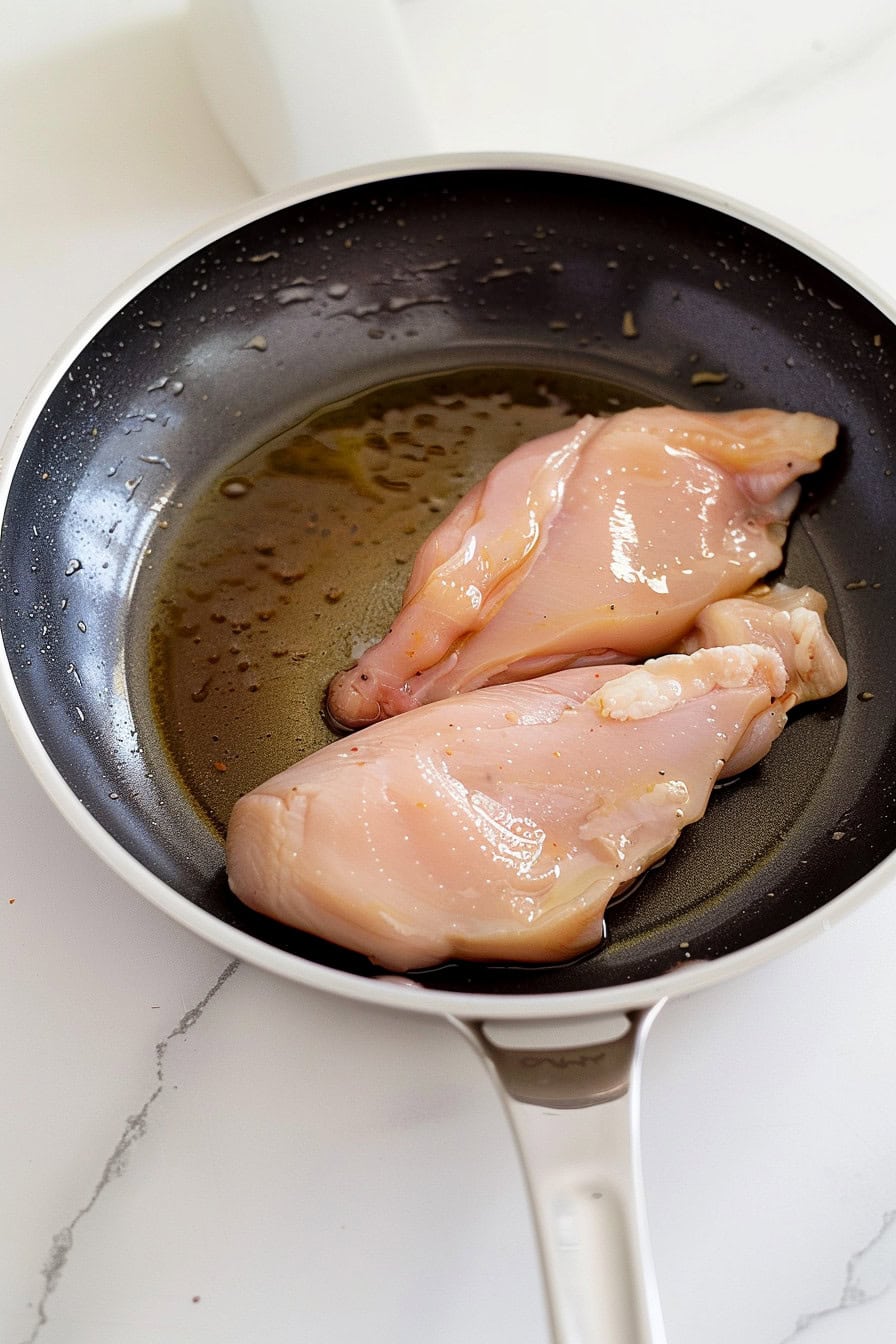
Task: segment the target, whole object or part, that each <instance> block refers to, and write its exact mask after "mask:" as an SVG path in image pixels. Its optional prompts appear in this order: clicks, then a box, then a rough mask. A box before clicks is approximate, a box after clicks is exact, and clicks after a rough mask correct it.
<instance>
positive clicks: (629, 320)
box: [622, 308, 638, 340]
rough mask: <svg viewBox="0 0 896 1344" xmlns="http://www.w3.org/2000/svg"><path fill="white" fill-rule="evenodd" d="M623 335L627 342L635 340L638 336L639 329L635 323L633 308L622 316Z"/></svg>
mask: <svg viewBox="0 0 896 1344" xmlns="http://www.w3.org/2000/svg"><path fill="white" fill-rule="evenodd" d="M622 334H623V336H625V338H626V339H627V340H633V339H634V337H635V336H637V335H638V327H637V324H636V323H635V315H634V313H633V312H632V310H631V308H626V310H625V312H624V313H623V314H622Z"/></svg>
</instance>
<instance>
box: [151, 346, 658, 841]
mask: <svg viewBox="0 0 896 1344" xmlns="http://www.w3.org/2000/svg"><path fill="white" fill-rule="evenodd" d="M644 401H645V398H644V395H643V393H640V394H634V393H633V392H632V391H631V390H630V389H625V388H621V387H617V386H614V385H609V384H607V383H606V382H603V381H598V380H596V379H593V378H590V377H584V376H582V375H579V374H576V375H570V374H558V373H553V372H546V371H543V370H541V371H536V370H533V369H518V368H492V369H481V368H478V369H464V370H458V371H455V372H452V373H449V374H439V375H434V376H428V377H418V378H414V379H406V380H403V381H399V382H393V383H390V384H387V385H384V386H379V387H375V388H373V389H368V390H366V391H364V392H362V393H361V394H359V395H358V396H356V397H353V398H351V399H348V400H346V401H343V402H340V403H339V404H338V405H332V406H328V407H326V408H324V409H322V410H320V411H317V412H315V413H314V414H313V415H310V416H308V417H306V418H305V419H304V420H302V421H301V422H300V423H299V424H296V425H295V426H294V427H293V428H291V429H289V430H287V431H286V432H285V433H283V434H280V435H279V436H278V437H277V438H275V439H272V440H270V441H268V442H266V443H263V444H261V445H260V446H259V447H258V448H256V449H255V450H254V451H253V452H252V453H250V454H249V456H247V457H245V458H243V459H242V460H241V461H239V462H237V463H235V464H232V465H231V466H230V467H229V469H228V470H227V471H226V473H224V474H223V475H221V477H220V478H219V479H218V480H217V481H216V482H215V483H214V485H213V487H212V488H211V489H210V491H209V492H208V493H207V494H206V496H205V497H204V498H203V499H202V500H201V501H200V502H199V504H198V505H197V506H196V507H195V508H194V509H192V511H191V513H190V516H189V518H188V519H187V520H186V522H185V523H184V525H183V527H182V529H181V532H180V536H179V537H178V538H177V539H176V541H175V542H174V545H173V548H172V551H171V553H170V555H169V558H168V560H167V562H166V565H165V567H164V570H163V574H162V576H161V579H160V582H159V588H158V595H157V597H156V600H155V604H154V610H153V618H152V632H151V644H150V664H151V696H152V702H153V709H154V713H155V716H156V719H157V721H158V723H159V726H160V729H161V733H162V738H163V741H164V744H165V747H166V750H167V752H168V754H169V757H170V759H171V761H172V763H173V765H174V767H175V769H176V771H177V773H178V776H179V778H180V779H181V781H182V783H183V785H184V787H185V789H186V791H187V793H188V795H189V797H190V798H191V799H192V801H193V803H194V805H195V807H196V808H197V810H198V812H199V813H200V815H201V816H203V817H204V818H205V820H206V821H207V822H208V823H209V824H210V825H211V826H212V827H213V828H214V829H215V830H217V831H218V832H220V833H222V834H223V832H224V829H225V827H226V824H227V819H228V817H229V815H230V810H231V808H232V806H233V804H234V803H235V801H236V799H237V798H238V797H239V796H240V795H241V794H243V793H246V792H247V791H248V790H249V789H251V788H254V787H255V785H257V784H259V783H261V781H262V780H264V779H267V778H269V777H270V776H271V775H273V774H276V773H277V772H278V771H280V770H284V769H286V767H287V766H289V765H291V764H292V763H293V762H294V761H296V760H298V759H299V758H300V757H302V756H305V755H307V754H308V753H309V752H311V751H314V750H316V749H317V748H319V747H322V746H324V745H325V744H326V743H327V742H329V741H331V740H332V738H333V736H334V734H333V733H332V732H331V731H330V729H329V728H328V727H327V725H326V723H325V722H324V719H323V716H322V705H323V696H324V692H325V690H326V687H327V684H328V682H329V681H330V678H331V677H332V676H333V675H334V673H336V672H338V671H339V670H340V669H341V668H343V667H346V666H348V665H349V664H350V663H351V662H353V661H354V660H355V659H356V658H357V657H358V656H359V654H360V653H361V652H362V650H363V649H364V648H365V647H366V646H367V645H369V644H371V643H373V642H374V641H375V640H377V639H379V638H380V637H381V636H382V635H383V634H384V633H385V631H386V630H387V629H388V627H389V624H390V622H391V620H392V617H393V616H394V614H395V612H396V611H397V609H398V607H399V605H400V603H401V597H402V593H403V591H404V586H405V583H406V582H407V578H408V574H409V572H410V568H411V564H412V563H413V558H414V555H415V553H416V551H417V550H418V548H419V547H420V545H421V543H422V542H423V541H424V540H425V538H426V536H427V535H428V533H429V532H430V531H431V530H432V529H433V527H435V525H436V524H437V523H438V522H439V521H440V520H441V519H442V518H444V517H445V516H446V514H447V513H449V512H450V510H451V509H452V508H453V507H454V505H455V504H456V503H457V501H458V500H459V499H460V498H461V496H462V495H463V494H465V493H466V491H467V490H468V489H469V488H470V487H471V485H473V484H474V482H475V481H477V480H479V479H481V477H482V476H484V475H485V473H486V472H487V471H488V470H489V469H490V468H491V467H492V466H493V465H494V464H495V462H497V461H498V460H499V459H500V458H501V457H503V456H504V455H505V454H506V453H508V452H510V451H511V450H512V449H513V448H515V447H516V446H517V445H518V444H520V443H522V442H524V441H525V440H527V439H530V438H535V437H537V436H538V435H541V434H546V433H550V432H551V431H552V430H556V429H559V428H562V427H563V426H564V425H568V424H571V423H572V422H573V421H574V420H575V419H576V418H578V417H579V416H580V415H583V414H586V413H591V414H600V413H612V412H614V411H618V410H621V409H625V408H627V407H630V406H634V405H637V404H641V405H643V404H644Z"/></svg>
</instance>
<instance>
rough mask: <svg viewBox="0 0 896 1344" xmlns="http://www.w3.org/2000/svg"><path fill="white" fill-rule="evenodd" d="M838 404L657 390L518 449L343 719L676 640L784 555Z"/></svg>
mask: <svg viewBox="0 0 896 1344" xmlns="http://www.w3.org/2000/svg"><path fill="white" fill-rule="evenodd" d="M836 437H837V425H836V424H835V422H834V421H832V420H828V419H825V418H823V417H821V416H817V415H812V414H809V413H805V412H801V413H798V414H788V413H785V412H782V411H772V410H747V411H733V412H724V413H719V414H712V413H705V414H704V413H698V412H694V411H682V410H676V409H675V408H673V407H668V406H666V407H658V408H652V409H649V410H633V411H626V412H624V413H622V414H620V415H615V416H612V417H610V418H609V419H605V420H599V419H595V418H594V417H590V416H586V417H585V418H584V419H583V420H580V421H579V422H578V423H577V424H576V425H575V426H574V427H573V428H572V429H569V430H562V431H561V432H559V433H556V434H550V435H548V436H547V437H545V438H542V439H536V440H534V441H533V442H531V443H527V444H524V445H523V446H522V447H520V448H518V449H516V451H515V452H513V453H511V454H510V455H509V456H508V457H506V458H505V459H504V460H503V461H502V462H500V463H499V464H498V465H497V466H496V467H495V468H494V469H493V470H492V471H491V472H490V473H489V475H488V476H487V477H486V478H485V479H484V480H483V481H481V482H480V483H479V484H478V485H477V486H476V487H475V488H474V489H473V490H471V491H470V493H469V494H467V495H466V496H465V497H464V499H462V500H461V501H460V503H459V504H458V505H457V507H456V508H455V509H454V511H453V512H452V513H451V514H450V515H449V516H448V517H447V518H446V519H445V520H444V521H443V522H442V523H441V524H440V525H439V527H437V528H436V529H435V531H434V532H433V533H432V535H431V536H430V538H429V539H428V541H427V542H426V543H425V544H424V545H423V547H422V548H421V550H420V552H419V554H418V556H417V559H416V563H415V565H414V568H413V571H412V573H411V578H410V581H409V583H408V587H407V591H406V593H405V597H404V603H403V606H402V608H401V610H400V612H399V613H398V615H397V617H396V619H395V622H394V624H393V625H392V628H391V629H390V630H389V632H388V634H387V635H386V636H385V637H384V638H383V639H382V640H381V641H380V642H379V643H378V644H376V645H375V646H374V647H373V648H370V649H368V650H367V651H366V652H365V653H364V654H363V656H362V657H361V659H360V661H359V662H358V663H357V665H356V666H355V667H353V668H351V669H349V670H348V671H346V672H342V673H340V674H339V675H338V676H336V677H335V678H334V679H333V681H332V683H331V685H330V689H329V694H328V700H327V707H328V712H329V714H330V716H331V718H332V719H333V720H334V721H335V722H336V723H338V724H341V725H342V726H343V727H346V728H357V727H361V726H363V725H365V724H368V723H373V722H375V721H376V720H377V719H381V718H387V717H389V716H390V715H393V714H398V713H402V712H403V711H405V710H407V709H411V708H413V707H414V706H416V705H421V704H427V703H430V702H431V701H434V700H440V699H442V698H444V697H445V696H448V695H452V694H454V693H456V692H458V691H465V690H472V689H475V688H477V687H479V686H485V685H489V684H493V683H495V682H508V681H516V680H520V679H523V678H529V677H536V676H541V675H543V674H544V673H546V672H552V671H556V670H558V669H560V668H563V667H570V666H575V665H576V664H577V663H582V662H585V663H590V664H592V665H593V664H594V663H597V662H620V661H625V660H630V661H634V660H636V659H639V658H643V657H645V656H647V655H649V654H656V653H660V652H663V651H665V650H667V649H670V648H672V647H673V646H674V644H675V642H676V641H677V640H679V639H681V637H682V636H683V635H684V634H685V632H686V631H687V630H688V628H689V627H690V626H691V624H692V623H693V621H694V619H695V618H696V616H697V614H698V612H699V611H700V610H701V609H702V608H703V607H705V606H706V605H707V604H708V603H710V602H712V601H715V600H716V599H719V598H724V597H731V596H734V595H736V594H738V593H743V592H745V591H746V590H747V589H748V588H749V587H750V586H751V585H752V584H753V583H755V582H756V581H757V580H758V579H760V578H762V577H763V575H765V574H767V573H768V572H769V571H770V570H773V569H775V568H776V567H777V566H778V565H779V564H780V563H781V558H782V552H781V547H782V543H783V541H784V537H785V534H786V527H787V522H788V520H789V518H790V515H791V513H792V511H793V509H794V507H795V504H796V501H797V497H798V492H799V487H798V486H797V485H795V484H794V482H795V481H796V479H797V477H799V476H801V475H802V474H803V473H805V472H810V471H814V470H815V469H816V468H817V466H818V465H819V462H820V461H821V458H822V457H823V456H824V454H825V453H827V452H829V451H830V450H831V449H832V448H833V447H834V443H835V440H836Z"/></svg>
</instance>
